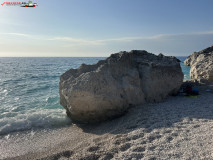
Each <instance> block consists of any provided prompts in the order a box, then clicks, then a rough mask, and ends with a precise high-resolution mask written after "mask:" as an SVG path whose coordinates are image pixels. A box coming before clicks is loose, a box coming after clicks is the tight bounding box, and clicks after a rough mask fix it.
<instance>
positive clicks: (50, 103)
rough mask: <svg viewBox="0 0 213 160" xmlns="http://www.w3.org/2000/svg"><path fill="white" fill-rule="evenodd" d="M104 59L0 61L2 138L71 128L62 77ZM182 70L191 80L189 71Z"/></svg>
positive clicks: (9, 59) (15, 59) (185, 68)
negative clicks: (62, 103) (62, 100)
mask: <svg viewBox="0 0 213 160" xmlns="http://www.w3.org/2000/svg"><path fill="white" fill-rule="evenodd" d="M178 58H179V59H180V60H182V61H183V60H184V59H185V58H186V57H178ZM101 59H104V58H94V57H93V58H0V135H6V134H8V133H12V132H15V131H26V130H35V129H47V128H50V129H51V128H57V127H62V126H65V125H69V124H71V121H70V119H69V118H67V116H66V113H65V109H63V107H62V106H60V104H59V88H58V84H59V77H60V75H61V74H62V73H64V72H65V71H67V70H68V69H70V68H77V67H79V66H80V65H81V64H82V63H85V64H92V63H95V62H97V61H98V60H101ZM181 66H182V70H183V72H184V75H185V79H189V69H190V68H189V67H186V66H184V65H183V63H181Z"/></svg>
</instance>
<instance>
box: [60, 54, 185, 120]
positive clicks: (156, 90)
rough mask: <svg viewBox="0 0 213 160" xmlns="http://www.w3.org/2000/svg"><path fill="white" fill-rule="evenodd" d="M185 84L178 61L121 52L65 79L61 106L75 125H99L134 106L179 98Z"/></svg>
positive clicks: (152, 55)
mask: <svg viewBox="0 0 213 160" xmlns="http://www.w3.org/2000/svg"><path fill="white" fill-rule="evenodd" d="M182 81H183V73H182V71H181V67H180V64H179V62H178V60H177V59H176V58H175V57H167V56H164V55H162V54H160V55H158V56H156V55H154V54H151V53H148V52H146V51H136V50H133V51H131V52H120V53H116V54H112V55H111V56H110V57H109V58H107V59H106V60H101V61H99V62H98V63H97V64H93V65H85V64H82V65H81V66H80V67H79V68H78V69H70V70H69V71H67V72H65V73H64V74H63V75H61V77H60V91H59V92H60V103H61V105H62V106H64V108H65V109H66V110H67V115H68V116H69V117H70V118H71V119H72V120H74V121H78V122H99V121H103V120H106V119H109V118H113V117H117V116H120V115H122V114H123V113H125V112H126V111H127V109H128V108H129V107H130V106H135V105H139V104H143V103H145V102H159V101H161V100H163V99H164V98H166V97H167V96H168V95H172V94H176V93H177V91H178V90H179V88H180V86H181V84H182Z"/></svg>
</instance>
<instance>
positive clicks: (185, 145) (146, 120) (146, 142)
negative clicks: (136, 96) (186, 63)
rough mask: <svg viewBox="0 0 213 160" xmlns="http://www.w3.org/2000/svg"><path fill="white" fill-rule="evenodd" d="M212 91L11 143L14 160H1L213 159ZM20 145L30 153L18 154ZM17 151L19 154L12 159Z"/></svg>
mask: <svg viewBox="0 0 213 160" xmlns="http://www.w3.org/2000/svg"><path fill="white" fill-rule="evenodd" d="M207 88H210V89H213V88H212V86H199V89H200V95H199V96H198V97H193V98H192V97H186V96H175V97H168V99H166V100H165V101H164V102H160V103H150V104H144V105H141V106H137V107H133V108H131V109H130V110H129V111H128V113H127V114H125V115H124V116H122V117H120V118H117V119H114V120H111V121H107V122H103V123H100V124H97V125H95V124H93V125H72V126H70V127H65V128H61V129H57V130H55V131H51V132H50V133H46V134H41V133H39V134H38V135H36V136H34V138H32V139H30V138H28V139H27V138H26V139H27V140H26V141H25V142H24V141H22V142H19V143H15V142H14V144H16V146H15V145H14V146H12V145H10V144H8V145H7V146H10V147H7V146H6V145H5V148H4V149H5V151H6V152H7V153H8V156H6V157H1V158H3V159H14V160H18V159H131V158H133V159H134V158H135V159H213V154H212V153H213V149H212V147H211V146H212V145H213V135H212V133H213V105H212V104H213V98H212V96H213V93H212V92H206V89H207ZM42 136H43V137H42ZM23 138H24V137H23ZM1 147H2V146H1ZM20 147H23V149H22V150H24V148H28V149H29V148H30V151H28V152H25V153H24V152H22V153H18V154H19V155H17V153H16V149H17V151H19V152H20ZM18 148H19V149H18ZM38 148H39V149H38ZM12 149H14V150H13V151H12ZM6 152H2V151H1V154H4V153H6ZM13 152H14V153H16V155H15V154H13V155H12V154H11V155H9V153H13Z"/></svg>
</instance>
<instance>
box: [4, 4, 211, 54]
mask: <svg viewBox="0 0 213 160" xmlns="http://www.w3.org/2000/svg"><path fill="white" fill-rule="evenodd" d="M3 2H27V1H25V0H23V1H22V0H18V1H15V0H1V3H3ZM32 2H33V3H37V4H38V6H37V7H35V8H24V7H19V6H6V5H4V6H2V5H1V6H0V57H106V56H109V55H110V54H112V53H117V52H119V51H130V50H147V51H148V52H151V53H154V54H159V53H163V54H164V55H170V56H188V55H190V54H191V53H192V52H195V51H199V50H202V49H204V48H206V47H209V46H211V45H213V20H212V15H213V9H212V6H213V0H32Z"/></svg>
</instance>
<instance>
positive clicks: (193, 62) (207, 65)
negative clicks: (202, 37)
mask: <svg viewBox="0 0 213 160" xmlns="http://www.w3.org/2000/svg"><path fill="white" fill-rule="evenodd" d="M184 64H185V65H188V66H191V69H190V77H191V79H192V80H196V81H198V82H204V83H205V82H213V46H211V47H208V48H206V49H204V50H202V51H199V52H194V53H193V54H192V55H190V56H189V57H188V58H187V59H186V60H185V61H184Z"/></svg>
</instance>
